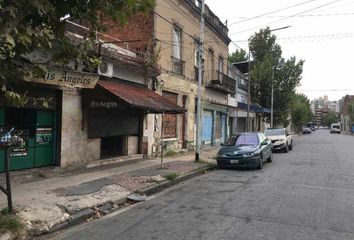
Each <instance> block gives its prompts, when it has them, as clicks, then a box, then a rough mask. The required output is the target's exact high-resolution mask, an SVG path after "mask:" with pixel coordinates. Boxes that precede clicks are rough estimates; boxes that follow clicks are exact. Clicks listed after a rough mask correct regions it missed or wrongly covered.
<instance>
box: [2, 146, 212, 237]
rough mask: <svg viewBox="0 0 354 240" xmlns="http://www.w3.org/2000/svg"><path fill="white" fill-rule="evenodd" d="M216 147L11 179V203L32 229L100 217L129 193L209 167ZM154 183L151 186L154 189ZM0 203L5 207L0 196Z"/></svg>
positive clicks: (150, 190)
mask: <svg viewBox="0 0 354 240" xmlns="http://www.w3.org/2000/svg"><path fill="white" fill-rule="evenodd" d="M217 150H218V148H216V147H207V148H204V149H202V150H201V152H200V159H201V161H200V162H199V163H195V162H194V152H191V153H188V154H184V155H177V156H173V157H165V158H164V168H163V169H160V168H159V167H160V158H153V159H146V160H142V161H139V162H135V163H132V164H129V165H124V166H114V165H113V166H110V167H97V168H94V169H83V170H82V171H79V172H75V174H70V173H69V174H68V173H65V174H55V175H54V176H51V177H49V178H44V179H43V178H42V179H40V180H36V181H33V180H32V181H27V182H25V183H19V182H17V181H15V182H14V184H13V188H12V195H13V203H14V206H15V209H16V211H18V212H19V215H20V217H21V218H22V219H23V220H24V221H25V223H26V225H27V227H28V229H29V231H30V232H31V233H32V234H36V235H37V234H42V233H47V232H51V231H55V230H59V229H62V228H65V227H67V226H68V225H73V224H77V223H78V222H80V221H84V220H86V219H87V218H89V217H92V218H95V217H100V216H101V215H104V214H106V213H109V212H110V211H112V210H114V209H116V208H119V207H120V205H122V204H126V202H127V201H126V200H127V197H128V196H129V195H131V194H132V193H137V192H138V193H141V192H142V193H153V192H154V191H156V189H157V188H161V187H163V186H165V187H166V186H169V184H170V183H171V181H174V180H175V179H181V180H183V179H184V178H183V177H184V176H189V175H190V176H192V175H193V174H195V173H198V172H201V171H205V170H207V169H210V167H211V164H213V165H215V159H214V158H215V155H216V152H217ZM154 189H155V190H154ZM0 199H1V202H0V208H1V209H3V208H5V207H6V201H5V200H6V199H5V198H4V197H1V198H0Z"/></svg>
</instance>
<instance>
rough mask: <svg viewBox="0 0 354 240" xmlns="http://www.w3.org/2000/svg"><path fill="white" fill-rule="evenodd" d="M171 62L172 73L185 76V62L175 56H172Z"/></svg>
mask: <svg viewBox="0 0 354 240" xmlns="http://www.w3.org/2000/svg"><path fill="white" fill-rule="evenodd" d="M171 62H172V72H173V73H175V74H178V75H182V76H184V65H185V62H184V61H182V60H181V59H178V58H175V57H173V56H171Z"/></svg>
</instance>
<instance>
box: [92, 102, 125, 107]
mask: <svg viewBox="0 0 354 240" xmlns="http://www.w3.org/2000/svg"><path fill="white" fill-rule="evenodd" d="M117 107H118V103H117V102H114V101H91V102H90V108H106V109H110V108H117Z"/></svg>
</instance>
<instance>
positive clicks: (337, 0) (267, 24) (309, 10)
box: [229, 0, 343, 35]
mask: <svg viewBox="0 0 354 240" xmlns="http://www.w3.org/2000/svg"><path fill="white" fill-rule="evenodd" d="M340 1H343V0H335V1H332V2H329V3H326V4H323V5H320V6H317V7H314V8H311V9H307V10H305V11H302V12H300V13H296V14H292V15H290V16H287V17H284V18H281V19H279V20H276V21H273V22H269V23H266V24H262V25H259V26H257V27H252V28H248V29H245V30H243V31H239V32H234V33H230V34H229V35H234V34H238V33H243V32H247V31H250V30H253V29H257V28H260V27H263V26H269V25H271V24H273V23H277V22H280V21H283V20H285V19H288V18H292V17H295V16H298V15H301V14H304V13H307V12H311V11H313V10H316V9H319V8H322V7H325V6H328V5H331V4H334V3H336V2H340Z"/></svg>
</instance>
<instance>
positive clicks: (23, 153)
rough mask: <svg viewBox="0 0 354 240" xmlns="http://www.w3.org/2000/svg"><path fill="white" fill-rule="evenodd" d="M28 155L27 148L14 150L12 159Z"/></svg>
mask: <svg viewBox="0 0 354 240" xmlns="http://www.w3.org/2000/svg"><path fill="white" fill-rule="evenodd" d="M27 155H28V149H27V148H26V147H17V148H13V149H12V151H11V153H10V156H11V157H23V156H27Z"/></svg>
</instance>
